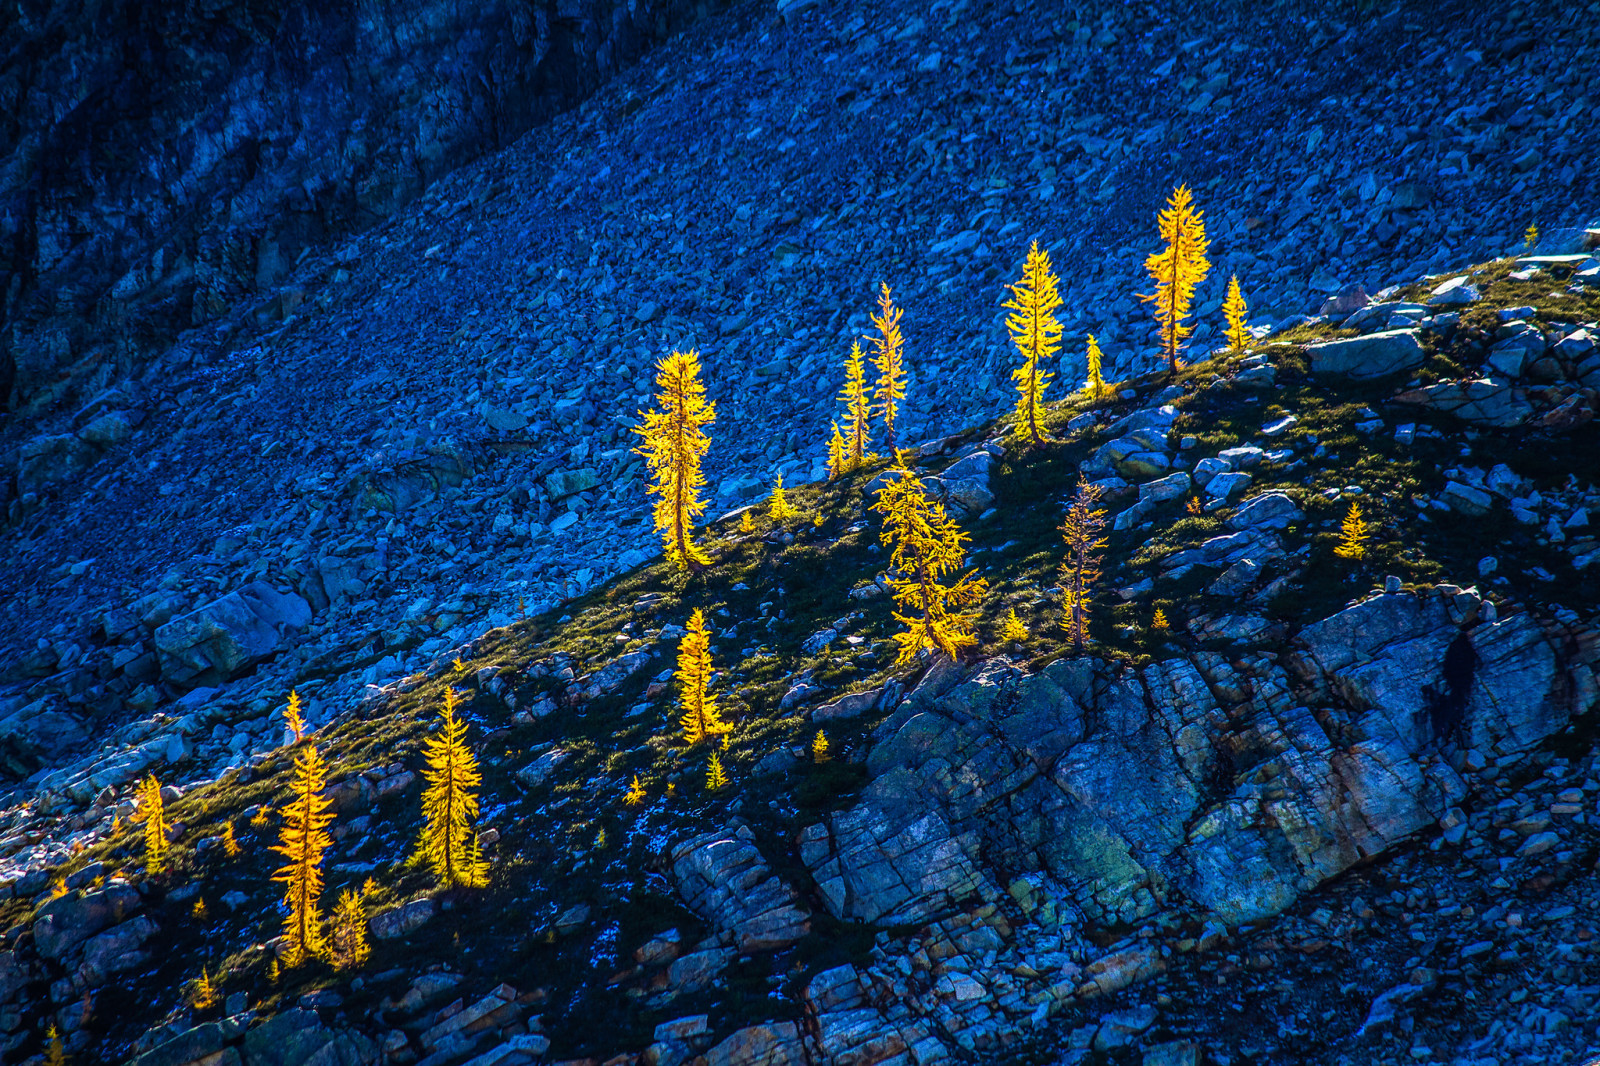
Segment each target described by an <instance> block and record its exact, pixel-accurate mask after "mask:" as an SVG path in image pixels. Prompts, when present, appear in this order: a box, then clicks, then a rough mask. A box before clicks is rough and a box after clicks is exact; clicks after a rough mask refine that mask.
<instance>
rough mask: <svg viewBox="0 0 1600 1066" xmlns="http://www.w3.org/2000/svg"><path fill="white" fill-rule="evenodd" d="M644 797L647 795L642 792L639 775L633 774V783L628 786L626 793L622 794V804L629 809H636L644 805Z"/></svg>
mask: <svg viewBox="0 0 1600 1066" xmlns="http://www.w3.org/2000/svg"><path fill="white" fill-rule="evenodd" d="M646 797H647V794H646V792H645V790H644V785H643V784H641V783H640V781H639V775H638V774H634V775H633V783H632V784H630V785H629V786H628V791H627V792H625V793H624V794H623V796H622V802H624V803H626V804H627V805H628V806H630V807H637V806H639V805H640V804H642V803H644V801H645V799H646Z"/></svg>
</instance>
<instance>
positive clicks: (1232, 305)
mask: <svg viewBox="0 0 1600 1066" xmlns="http://www.w3.org/2000/svg"><path fill="white" fill-rule="evenodd" d="M1245 311H1246V307H1245V303H1244V294H1243V293H1241V292H1240V291H1239V275H1237V274H1235V275H1233V277H1231V278H1229V279H1228V296H1227V299H1225V300H1223V301H1222V315H1223V317H1224V318H1226V319H1227V320H1228V347H1229V348H1230V349H1231V350H1232V351H1233V352H1234V354H1236V355H1237V354H1238V353H1240V352H1242V351H1244V347H1245V345H1247V344H1249V343H1250V341H1251V339H1252V338H1251V336H1250V331H1249V330H1248V329H1246V328H1245V324H1244V314H1245Z"/></svg>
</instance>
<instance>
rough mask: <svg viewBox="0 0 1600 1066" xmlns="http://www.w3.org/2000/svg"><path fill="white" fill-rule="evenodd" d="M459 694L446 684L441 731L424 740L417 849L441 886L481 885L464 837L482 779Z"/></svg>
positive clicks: (468, 833) (479, 872)
mask: <svg viewBox="0 0 1600 1066" xmlns="http://www.w3.org/2000/svg"><path fill="white" fill-rule="evenodd" d="M460 705H461V695H460V693H458V692H456V690H455V689H453V688H446V689H445V690H444V708H443V710H442V711H440V714H439V731H438V732H437V733H434V734H433V735H432V736H430V737H428V738H427V739H426V740H425V741H423V754H424V755H425V757H426V758H427V760H428V765H427V768H426V769H424V770H423V771H422V776H423V779H424V780H425V781H427V783H428V787H427V790H426V791H424V792H423V794H422V818H423V827H422V838H421V840H420V841H419V842H418V849H419V851H420V852H421V853H422V855H423V857H424V858H426V859H427V860H428V865H429V866H431V867H433V873H434V876H435V877H437V878H438V879H439V883H440V884H441V885H443V886H444V887H445V888H454V887H456V886H458V885H460V886H465V887H467V888H480V887H482V886H483V884H484V877H483V871H482V870H481V869H478V868H476V865H475V863H474V860H473V857H472V856H471V855H470V854H469V847H468V838H469V837H470V836H471V835H472V823H473V821H474V819H476V818H477V817H478V795H477V792H476V789H477V788H478V786H479V785H481V784H482V783H483V776H482V775H481V774H480V773H479V772H478V761H477V760H476V759H475V758H473V755H472V752H471V751H469V750H468V749H467V744H466V736H467V723H466V722H463V721H461V720H460V719H459V718H457V717H456V708H457V707H459V706H460Z"/></svg>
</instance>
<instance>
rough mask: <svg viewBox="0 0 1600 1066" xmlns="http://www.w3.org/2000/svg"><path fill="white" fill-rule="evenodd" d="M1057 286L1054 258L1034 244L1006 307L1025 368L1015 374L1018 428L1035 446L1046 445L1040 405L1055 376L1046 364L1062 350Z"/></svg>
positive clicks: (1012, 374) (1029, 250) (1012, 288)
mask: <svg viewBox="0 0 1600 1066" xmlns="http://www.w3.org/2000/svg"><path fill="white" fill-rule="evenodd" d="M1056 286H1057V279H1056V276H1055V275H1054V274H1052V273H1051V272H1050V255H1049V253H1048V252H1045V251H1042V250H1041V249H1040V248H1039V242H1038V241H1034V242H1033V244H1032V245H1031V246H1030V247H1029V248H1028V258H1027V261H1026V262H1025V263H1024V264H1023V267H1022V280H1021V281H1019V282H1018V283H1017V284H1015V285H1012V286H1009V288H1010V289H1011V299H1009V300H1007V301H1006V302H1005V304H1004V305H1003V306H1005V307H1007V308H1009V309H1010V310H1011V312H1012V313H1011V314H1010V315H1008V316H1006V328H1007V329H1008V330H1009V331H1010V332H1011V343H1013V344H1015V345H1016V346H1017V351H1018V352H1020V353H1021V354H1022V365H1021V366H1019V367H1017V369H1015V370H1013V371H1012V372H1011V380H1012V381H1015V382H1016V383H1017V392H1018V394H1019V398H1018V400H1017V423H1018V428H1019V429H1023V430H1025V431H1026V432H1027V434H1028V443H1029V444H1032V445H1033V446H1035V447H1038V446H1039V445H1041V444H1043V443H1044V436H1043V435H1042V434H1041V433H1040V432H1039V404H1040V401H1041V398H1042V397H1043V396H1044V390H1045V386H1047V385H1049V384H1050V379H1051V377H1052V376H1053V375H1052V374H1051V373H1050V372H1049V371H1047V370H1046V369H1045V368H1044V364H1045V361H1046V360H1048V359H1050V358H1052V357H1054V356H1055V354H1056V352H1057V351H1059V350H1060V349H1061V323H1060V322H1058V321H1056V316H1055V311H1056V308H1058V307H1060V306H1061V295H1060V293H1059V292H1058V291H1057V288H1056Z"/></svg>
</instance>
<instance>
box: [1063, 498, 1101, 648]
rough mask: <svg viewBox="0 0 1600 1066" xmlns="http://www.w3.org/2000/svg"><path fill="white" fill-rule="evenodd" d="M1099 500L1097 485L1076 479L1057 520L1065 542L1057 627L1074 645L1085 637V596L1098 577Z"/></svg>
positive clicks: (1087, 598)
mask: <svg viewBox="0 0 1600 1066" xmlns="http://www.w3.org/2000/svg"><path fill="white" fill-rule="evenodd" d="M1099 502H1100V487H1099V486H1098V485H1094V484H1091V483H1090V482H1087V481H1080V482H1079V483H1078V491H1077V492H1076V493H1075V494H1074V495H1073V497H1072V503H1071V504H1070V505H1069V506H1068V507H1067V514H1066V517H1065V518H1063V519H1062V520H1061V537H1062V539H1063V540H1065V541H1066V542H1067V557H1066V559H1065V560H1063V561H1062V563H1061V575H1060V580H1061V592H1062V599H1063V604H1064V613H1063V614H1062V617H1061V628H1062V629H1064V630H1066V633H1067V636H1068V638H1069V639H1070V640H1071V641H1072V646H1073V647H1075V648H1081V647H1083V646H1084V644H1086V643H1088V640H1089V596H1090V591H1091V589H1092V587H1093V585H1094V583H1095V582H1096V581H1098V580H1100V550H1101V549H1102V548H1104V547H1105V546H1106V540H1105V538H1104V537H1102V536H1101V534H1102V533H1104V532H1105V528H1106V513H1105V511H1104V510H1102V509H1101V508H1100V507H1099V506H1098V504H1099Z"/></svg>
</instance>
